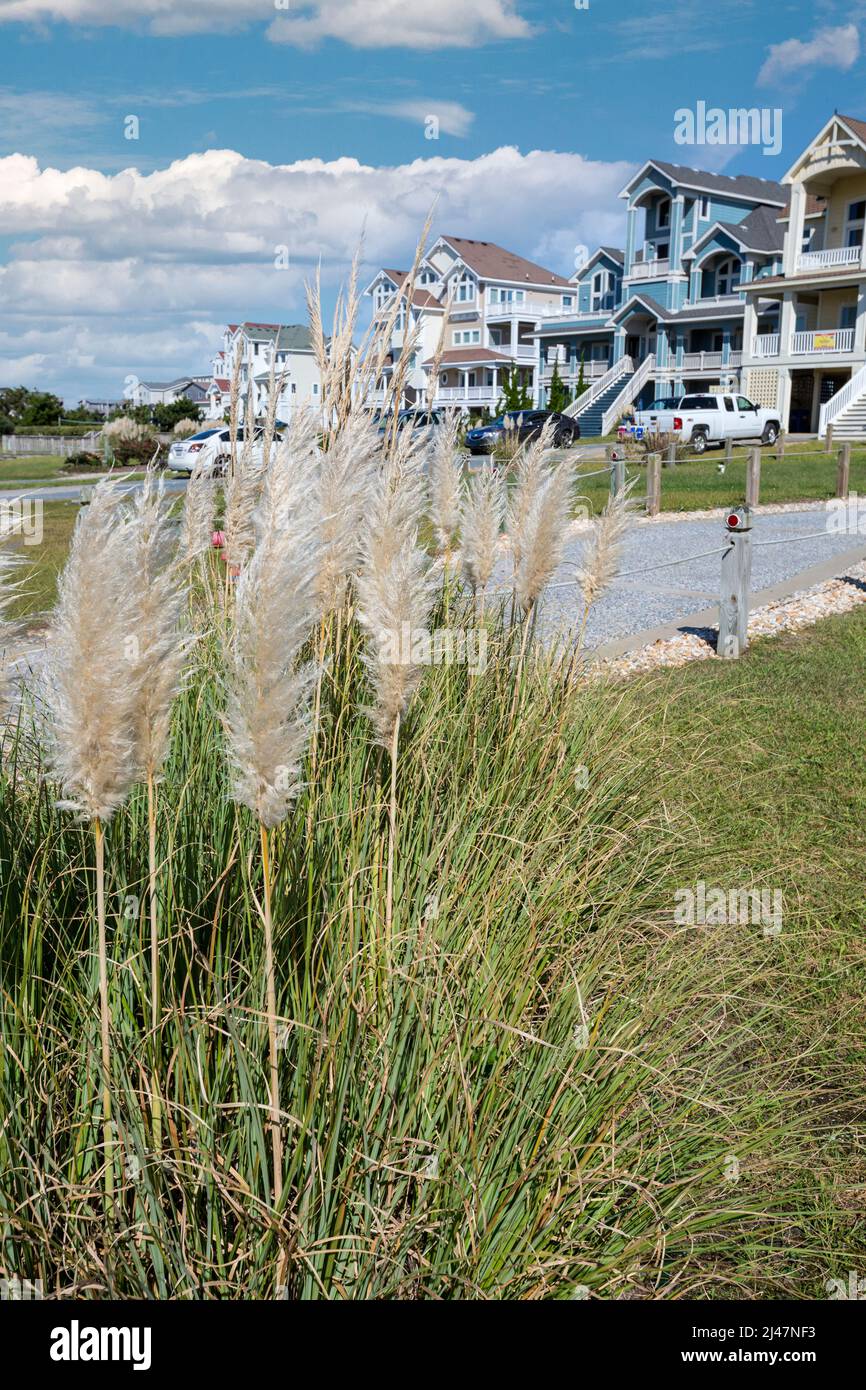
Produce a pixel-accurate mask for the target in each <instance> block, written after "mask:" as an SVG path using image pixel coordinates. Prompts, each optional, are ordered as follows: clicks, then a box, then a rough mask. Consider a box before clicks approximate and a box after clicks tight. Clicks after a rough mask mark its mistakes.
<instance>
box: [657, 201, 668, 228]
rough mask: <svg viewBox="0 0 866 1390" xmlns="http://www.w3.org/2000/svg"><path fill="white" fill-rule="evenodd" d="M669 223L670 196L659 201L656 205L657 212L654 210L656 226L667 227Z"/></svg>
mask: <svg viewBox="0 0 866 1390" xmlns="http://www.w3.org/2000/svg"><path fill="white" fill-rule="evenodd" d="M670 225H671V200H670V198H665V199H664V200H663V201H662V202H661V203H659V205H658V209H657V212H656V226H657V227H669V226H670Z"/></svg>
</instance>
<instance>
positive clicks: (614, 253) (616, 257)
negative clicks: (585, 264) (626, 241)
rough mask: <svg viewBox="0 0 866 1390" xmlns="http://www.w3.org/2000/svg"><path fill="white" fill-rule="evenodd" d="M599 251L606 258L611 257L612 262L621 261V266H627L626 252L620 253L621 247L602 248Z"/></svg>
mask: <svg viewBox="0 0 866 1390" xmlns="http://www.w3.org/2000/svg"><path fill="white" fill-rule="evenodd" d="M598 249H599V251H603V252H604V253H605V255H606V256H610V258H611V260H613V261H619V262H620V264H621V265H625V252H624V251H620V249H619V247H617V246H600V247H599V248H598Z"/></svg>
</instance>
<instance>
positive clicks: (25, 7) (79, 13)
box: [0, 0, 531, 49]
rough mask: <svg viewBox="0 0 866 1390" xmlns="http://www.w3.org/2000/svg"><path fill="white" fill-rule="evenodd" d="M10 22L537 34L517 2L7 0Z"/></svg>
mask: <svg viewBox="0 0 866 1390" xmlns="http://www.w3.org/2000/svg"><path fill="white" fill-rule="evenodd" d="M2 20H7V21H13V20H17V21H19V22H21V21H24V22H27V21H30V22H32V23H34V24H43V23H46V22H52V21H57V20H65V21H67V22H68V23H70V24H81V25H100V26H102V25H115V26H123V27H126V28H138V27H141V26H146V27H147V29H149V31H150V32H151V33H153V34H157V35H178V34H197V33H219V32H227V31H231V30H233V29H240V28H244V27H246V26H248V25H250V24H254V23H267V24H268V30H267V32H268V37H269V38H271V39H272V40H273V41H274V42H275V43H290V44H298V45H301V46H309V45H311V44H316V43H318V42H319V41H320V40H321V39H326V38H331V39H342V40H343V41H344V42H345V43H348V44H352V45H353V46H354V47H356V48H374V47H375V48H382V47H385V48H419V49H433V48H466V47H470V46H471V45H472V44H476V43H483V42H486V41H488V40H495V39H522V38H526V37H527V36H528V35H529V34H530V32H531V29H530V26H529V24H528V23H527V22H526V20H525V19H523V18H522V17H521V15H520V14H519V13H518V10H517V0H436V2H435V3H431V4H428V3H427V2H426V0H183V3H178V0H110V3H107V0H0V21H2Z"/></svg>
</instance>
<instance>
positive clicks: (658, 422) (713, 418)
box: [634, 393, 781, 454]
mask: <svg viewBox="0 0 866 1390" xmlns="http://www.w3.org/2000/svg"><path fill="white" fill-rule="evenodd" d="M634 421H635V425H636V426H637V427H640V426H643V428H644V430H647V431H649V432H651V433H653V434H672V435H674V436H676V437H678V438H680V439H682V440H685V442H686V443H687V444H691V446H692V448H693V449H694V451H695V453H696V454H702V453H703V452H704V450H705V449H707V448H708V447H709V445H710V444H724V442H725V440H727V439H760V441H761V443H762V444H775V442H776V440H777V439H778V437H779V430H780V428H781V426H780V423H779V415H778V412H777V411H772V410H763V409H762V408H761V407H760V406H757V405H753V404H752V402H751V401H750V400H747V399H746V397H745V396H737V395H734V394H733V393H725V394H723V395H722V394H720V395H715V394H712V395H709V394H708V395H699V394H697V393H695V394H693V395H690V396H680V397H674V396H668V397H663V398H661V399H660V400H657V401H653V403H652V405H651V406H649V407H648V408H647V409H646V410H637V411H635V417H634Z"/></svg>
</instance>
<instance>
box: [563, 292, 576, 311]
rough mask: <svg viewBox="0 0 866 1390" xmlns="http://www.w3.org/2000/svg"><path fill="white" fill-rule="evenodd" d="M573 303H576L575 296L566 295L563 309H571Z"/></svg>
mask: <svg viewBox="0 0 866 1390" xmlns="http://www.w3.org/2000/svg"><path fill="white" fill-rule="evenodd" d="M573 303H574V295H572V294H564V295H563V296H562V307H563V309H570V308H571V306H572V304H573Z"/></svg>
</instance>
